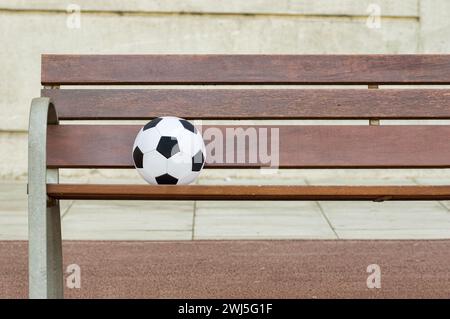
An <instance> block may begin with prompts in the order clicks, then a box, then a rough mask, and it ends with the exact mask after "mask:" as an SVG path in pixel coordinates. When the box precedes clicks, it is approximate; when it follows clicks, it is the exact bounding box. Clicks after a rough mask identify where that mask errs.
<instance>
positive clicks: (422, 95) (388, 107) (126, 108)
mask: <svg viewBox="0 0 450 319" xmlns="http://www.w3.org/2000/svg"><path fill="white" fill-rule="evenodd" d="M41 95H42V96H45V97H50V98H51V99H52V100H53V102H54V104H55V106H56V110H57V113H58V117H59V119H61V120H86V119H91V120H107V119H109V120H111V119H151V118H155V117H158V116H178V117H183V118H187V119H362V118H365V119H367V118H378V119H435V118H441V119H448V118H450V90H447V89H438V90H436V89H419V90H416V89H389V90H367V89H366V90H364V89H319V90H317V89H306V90H298V89H283V90H277V89H270V90H260V89H259V90H248V89H242V90H229V89H226V90H220V89H219V90H216V89H211V90H208V89H206V90H204V89H203V90H196V89H192V90H186V89H179V90H177V89H175V90H172V89H167V90H160V89H155V90H105V89H103V90H52V89H45V90H42V92H41Z"/></svg>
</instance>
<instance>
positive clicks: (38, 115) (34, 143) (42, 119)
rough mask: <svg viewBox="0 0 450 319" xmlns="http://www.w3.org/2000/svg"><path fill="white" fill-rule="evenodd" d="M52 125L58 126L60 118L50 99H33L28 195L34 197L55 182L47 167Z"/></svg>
mask: <svg viewBox="0 0 450 319" xmlns="http://www.w3.org/2000/svg"><path fill="white" fill-rule="evenodd" d="M52 124H53V125H54V124H58V116H57V114H56V109H55V107H54V105H53V104H52V102H51V100H50V98H48V97H39V98H35V99H33V100H32V102H31V109H30V118H29V126H28V193H29V195H30V196H32V197H33V195H36V193H35V192H42V191H43V190H44V191H45V186H46V183H47V182H55V178H54V176H53V175H54V174H53V173H50V172H48V170H47V165H46V146H47V125H52ZM48 173H49V174H48ZM49 177H50V178H49ZM49 179H53V181H49ZM56 179H57V177H56ZM56 182H57V180H56Z"/></svg>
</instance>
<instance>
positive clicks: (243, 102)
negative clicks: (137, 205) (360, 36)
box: [28, 55, 450, 298]
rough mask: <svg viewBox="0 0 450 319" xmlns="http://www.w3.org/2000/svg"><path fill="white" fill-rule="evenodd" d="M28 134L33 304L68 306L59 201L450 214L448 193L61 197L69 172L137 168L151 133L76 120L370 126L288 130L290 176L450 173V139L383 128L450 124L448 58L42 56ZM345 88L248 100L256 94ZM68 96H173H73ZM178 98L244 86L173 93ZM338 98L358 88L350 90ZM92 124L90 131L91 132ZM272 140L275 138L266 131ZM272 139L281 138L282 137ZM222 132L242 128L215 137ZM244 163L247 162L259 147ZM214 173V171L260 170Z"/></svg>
mask: <svg viewBox="0 0 450 319" xmlns="http://www.w3.org/2000/svg"><path fill="white" fill-rule="evenodd" d="M41 82H42V85H43V86H44V89H43V90H42V92H41V96H42V97H41V98H36V99H34V100H33V101H32V105H31V114H30V126H29V183H28V187H29V289H30V290H29V291H30V297H32V298H36V297H39V298H56V297H62V296H63V274H62V252H61V250H62V248H61V225H60V214H59V200H65V199H114V200H117V199H136V200H373V201H383V200H449V199H450V186H442V185H441V186H438V185H429V186H428V185H427V186H345V185H344V186H332V185H331V186H296V185H292V186H286V185H285V186H281V185H280V186H275V185H259V186H255V185H248V186H245V185H239V186H230V185H228V186H218V185H217V186H214V185H207V186H206V185H189V186H173V185H167V186H150V185H99V184H61V183H59V182H58V170H59V169H64V168H129V169H132V168H133V163H132V157H131V147H132V144H133V140H134V137H135V136H136V133H137V131H138V129H139V127H140V126H139V125H112V124H102V125H99V124H92V123H90V125H80V124H71V125H69V124H66V123H64V124H61V123H60V122H59V121H65V122H66V121H72V120H138V119H139V120H143V119H145V120H150V119H152V118H154V117H158V116H167V115H173V116H178V117H182V118H186V119H203V120H231V119H247V120H262V119H264V120H267V119H272V120H273V119H274V120H292V119H308V120H311V119H321V120H323V119H326V120H361V119H363V120H367V125H289V123H288V122H286V123H287V125H279V126H277V127H278V128H279V167H280V168H317V169H320V168H373V169H384V168H449V167H450V126H448V125H379V120H390V119H403V120H415V119H425V120H434V119H450V90H448V89H433V88H430V87H427V88H420V89H419V88H408V87H405V88H401V89H398V88H395V89H393V88H391V89H384V88H380V89H377V88H378V85H394V84H395V85H443V84H450V55H373V56H370V55H44V56H43V57H42V81H41ZM281 84H283V85H335V87H334V88H317V89H311V88H306V89H305V88H299V87H298V86H296V87H293V88H290V89H286V88H283V89H279V88H273V87H270V88H264V89H262V88H261V87H258V88H254V89H253V88H249V87H251V86H250V85H281ZM64 85H70V86H76V85H84V86H86V85H165V86H167V87H165V88H163V89H161V88H156V89H155V88H153V89H152V88H150V89H131V88H127V87H123V88H122V89H115V88H114V89H98V88H95V87H93V88H91V89H74V88H67V89H61V87H60V86H64ZM173 85H246V87H245V88H238V87H236V88H231V89H230V88H229V87H228V88H226V89H220V88H219V87H213V88H200V89H199V88H198V86H192V87H190V88H189V87H187V88H186V87H183V88H173V87H170V86H173ZM339 85H359V86H354V87H353V88H348V87H346V88H345V89H343V88H342V87H339ZM87 123H89V122H87ZM260 126H261V127H264V125H261V124H260ZM272 126H273V125H272ZM217 127H218V128H219V129H221V130H223V129H224V128H225V127H230V125H223V126H217ZM238 151H243V152H246V151H248V145H246V146H245V147H244V148H242V149H239V150H238ZM260 166H262V163H261V162H260V161H257V162H255V163H207V164H206V169H210V168H230V169H231V168H233V169H235V168H243V167H246V168H259V167H260Z"/></svg>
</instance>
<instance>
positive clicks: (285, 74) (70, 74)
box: [41, 54, 450, 85]
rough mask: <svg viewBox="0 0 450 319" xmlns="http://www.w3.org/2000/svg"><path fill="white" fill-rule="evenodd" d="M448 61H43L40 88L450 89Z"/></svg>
mask: <svg viewBox="0 0 450 319" xmlns="http://www.w3.org/2000/svg"><path fill="white" fill-rule="evenodd" d="M449 74H450V55H445V54H440V55H439V54H427V55H415V54H411V55H400V54H399V55H43V56H42V74H41V82H42V84H43V85H64V84H70V85H79V84H370V83H376V84H450V76H449Z"/></svg>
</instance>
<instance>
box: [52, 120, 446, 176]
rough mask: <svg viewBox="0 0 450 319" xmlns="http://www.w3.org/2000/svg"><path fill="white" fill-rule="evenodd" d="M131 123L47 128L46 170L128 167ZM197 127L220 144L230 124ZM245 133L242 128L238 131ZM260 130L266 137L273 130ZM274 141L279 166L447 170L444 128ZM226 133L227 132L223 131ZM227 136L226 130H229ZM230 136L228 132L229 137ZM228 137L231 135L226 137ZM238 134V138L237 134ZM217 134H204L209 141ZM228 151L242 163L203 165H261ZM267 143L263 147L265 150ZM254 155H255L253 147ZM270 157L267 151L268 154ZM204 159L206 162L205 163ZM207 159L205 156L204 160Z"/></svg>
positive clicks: (297, 135)
mask: <svg viewBox="0 0 450 319" xmlns="http://www.w3.org/2000/svg"><path fill="white" fill-rule="evenodd" d="M140 128H141V126H137V125H50V126H49V127H48V134H47V166H48V167H61V168H131V167H133V164H132V158H131V152H132V145H133V142H134V139H135V137H136V134H137V132H138V131H139V129H140ZM215 128H216V129H218V130H217V131H216V132H213V131H212V130H211V127H207V126H204V127H203V128H202V130H203V134H204V138H205V139H206V135H205V133H211V132H213V133H216V134H217V133H220V134H221V136H219V137H220V138H222V137H223V139H220V138H219V139H218V140H222V141H223V142H224V145H226V144H225V141H224V137H225V136H226V129H227V128H228V129H229V130H232V129H233V130H234V129H235V128H236V127H235V126H228V127H225V126H217V127H215ZM241 128H242V129H244V130H246V129H247V128H248V127H245V126H244V127H241ZM254 128H255V130H256V132H263V131H264V130H262V129H264V128H266V129H267V131H268V132H269V133H270V132H271V129H275V128H277V127H273V126H263V127H261V126H260V127H258V126H256V127H254ZM278 128H279V139H277V138H276V136H275V135H271V134H269V135H268V137H269V140H270V139H271V138H272V139H273V143H276V141H279V150H280V152H279V167H280V168H416V167H417V168H449V167H450V143H449V140H450V139H449V137H450V126H448V125H422V126H414V125H411V126H407V125H400V126H390V125H389V126H360V125H352V126H331V125H326V126H319V125H314V126H279V127H278ZM229 133H230V132H229ZM231 133H232V131H231ZM230 135H231V134H229V136H230ZM231 136H232V135H231ZM240 136H243V134H240ZM216 137H217V136H209V137H208V138H207V139H206V144H207V145H208V144H209V142H210V141H209V140H210V139H211V140H214V139H215V138H216ZM238 145H239V144H238V143H237V142H236V141H235V143H234V147H232V146H230V144H228V146H227V147H225V151H224V153H225V155H224V157H223V160H225V159H226V154H227V153H231V152H234V154H235V155H236V154H247V155H246V156H245V161H244V163H239V162H237V160H236V159H237V158H236V157H235V158H234V161H233V162H231V163H226V162H225V163H223V162H222V163H210V162H208V163H207V167H210V168H211V167H212V168H214V167H219V168H226V167H235V168H237V167H248V168H250V167H260V166H267V165H268V164H267V163H264V160H262V159H261V157H259V156H258V158H257V159H256V162H255V163H249V156H248V154H249V152H248V151H249V143H245V144H244V143H242V144H241V145H240V146H238ZM270 147H271V146H270V145H269V146H268V149H269V150H270ZM257 151H259V150H258V149H257ZM269 153H270V152H269ZM208 156H209V159H208ZM211 159H212V157H211V156H210V154H207V161H210V160H211Z"/></svg>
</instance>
